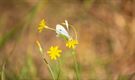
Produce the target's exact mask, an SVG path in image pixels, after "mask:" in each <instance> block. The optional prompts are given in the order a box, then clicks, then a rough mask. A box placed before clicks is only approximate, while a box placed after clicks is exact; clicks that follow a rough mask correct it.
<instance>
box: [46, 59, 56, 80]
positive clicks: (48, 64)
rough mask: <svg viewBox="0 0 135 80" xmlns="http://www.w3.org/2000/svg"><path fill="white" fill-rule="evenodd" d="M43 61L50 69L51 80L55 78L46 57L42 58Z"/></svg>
mask: <svg viewBox="0 0 135 80" xmlns="http://www.w3.org/2000/svg"><path fill="white" fill-rule="evenodd" d="M44 62H45V63H46V64H47V67H48V69H49V71H50V73H51V75H52V78H53V80H55V77H54V74H53V71H52V68H51V66H50V64H49V63H48V62H47V60H46V58H44Z"/></svg>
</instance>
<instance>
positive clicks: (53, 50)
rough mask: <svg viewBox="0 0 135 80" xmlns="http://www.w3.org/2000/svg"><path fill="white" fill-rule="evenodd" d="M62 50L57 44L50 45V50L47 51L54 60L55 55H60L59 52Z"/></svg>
mask: <svg viewBox="0 0 135 80" xmlns="http://www.w3.org/2000/svg"><path fill="white" fill-rule="evenodd" d="M61 52H62V51H61V50H59V49H58V46H52V47H51V48H50V50H49V51H48V52H47V53H48V54H49V55H50V57H51V59H52V60H56V59H57V57H60V53H61Z"/></svg>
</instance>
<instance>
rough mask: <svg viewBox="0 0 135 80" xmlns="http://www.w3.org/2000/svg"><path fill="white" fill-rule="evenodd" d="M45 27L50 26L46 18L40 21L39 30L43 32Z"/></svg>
mask: <svg viewBox="0 0 135 80" xmlns="http://www.w3.org/2000/svg"><path fill="white" fill-rule="evenodd" d="M44 28H48V26H47V25H46V22H45V20H44V19H42V20H41V21H40V23H39V26H38V31H39V32H42V31H43V29H44Z"/></svg>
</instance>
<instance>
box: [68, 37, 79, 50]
mask: <svg viewBox="0 0 135 80" xmlns="http://www.w3.org/2000/svg"><path fill="white" fill-rule="evenodd" d="M77 44H78V41H77V40H73V39H71V40H69V41H67V43H66V46H67V47H68V48H72V49H74V48H75V46H76V45H77Z"/></svg>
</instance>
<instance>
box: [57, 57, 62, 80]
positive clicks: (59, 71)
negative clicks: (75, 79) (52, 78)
mask: <svg viewBox="0 0 135 80" xmlns="http://www.w3.org/2000/svg"><path fill="white" fill-rule="evenodd" d="M58 68H59V70H58V76H57V79H56V80H59V77H60V73H61V68H60V60H59V59H58Z"/></svg>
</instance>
